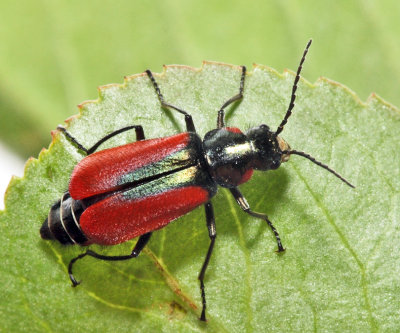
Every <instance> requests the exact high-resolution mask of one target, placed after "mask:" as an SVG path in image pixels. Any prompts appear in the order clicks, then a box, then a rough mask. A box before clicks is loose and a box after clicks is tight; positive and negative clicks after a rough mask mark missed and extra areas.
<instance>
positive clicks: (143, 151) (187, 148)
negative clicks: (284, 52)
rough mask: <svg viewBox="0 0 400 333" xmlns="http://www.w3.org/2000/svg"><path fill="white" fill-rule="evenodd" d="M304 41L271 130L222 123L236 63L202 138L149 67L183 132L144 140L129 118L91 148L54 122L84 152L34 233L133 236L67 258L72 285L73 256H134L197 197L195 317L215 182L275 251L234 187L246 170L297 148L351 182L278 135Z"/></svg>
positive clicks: (67, 237) (107, 239) (84, 239)
mask: <svg viewBox="0 0 400 333" xmlns="http://www.w3.org/2000/svg"><path fill="white" fill-rule="evenodd" d="M310 45H311V40H310V41H309V42H308V43H307V46H306V48H305V50H304V52H303V56H302V58H301V60H300V64H299V67H298V69H297V73H296V76H295V80H294V83H293V87H292V94H291V100H290V103H289V107H288V109H287V111H286V114H285V117H284V118H283V120H282V122H281V124H280V125H279V126H278V128H277V130H276V131H272V130H271V129H270V128H269V127H268V126H267V125H264V124H263V125H260V126H257V127H254V128H251V129H249V130H248V131H247V132H246V133H243V132H242V131H241V130H240V129H238V128H236V127H226V126H225V121H224V113H225V109H226V107H228V106H229V105H231V104H232V103H234V102H236V101H239V100H241V99H242V98H243V92H244V85H245V77H246V67H245V66H242V72H241V79H240V84H239V92H238V93H237V94H236V95H234V96H233V97H231V98H229V99H228V100H227V101H226V102H225V103H224V104H223V105H222V106H221V108H220V109H219V111H218V116H217V128H216V129H214V130H211V131H209V132H208V133H207V134H206V135H205V137H204V139H203V140H201V138H200V137H199V135H198V134H196V130H195V126H194V123H193V119H192V116H191V115H190V114H189V113H187V112H186V111H184V110H183V109H181V108H179V107H177V106H175V105H172V104H169V103H167V102H166V101H165V100H164V96H163V95H162V93H161V90H160V88H159V86H158V84H157V82H156V80H155V78H154V76H153V74H152V72H151V71H150V70H147V71H146V74H147V76H148V77H149V79H150V81H151V83H152V85H153V87H154V90H155V93H156V95H157V97H158V99H159V101H160V103H161V106H162V107H164V108H167V109H171V110H174V111H176V112H178V113H180V114H182V115H183V116H184V118H185V123H186V132H184V133H180V134H176V135H172V136H169V137H162V138H155V139H148V140H145V136H144V131H143V128H142V126H141V125H132V126H127V127H124V128H121V129H119V130H117V131H114V132H112V133H110V134H108V135H106V136H105V137H103V138H102V139H100V140H99V141H98V142H97V143H96V144H95V145H93V146H92V147H91V148H85V147H84V146H83V145H82V144H80V143H79V141H78V140H77V139H75V138H74V137H73V136H72V135H71V134H70V133H69V132H68V131H67V130H66V129H65V128H64V127H62V126H58V127H57V128H58V130H59V131H61V132H62V133H64V135H65V136H66V138H67V139H68V140H69V141H70V142H71V143H72V144H74V145H75V146H76V147H77V148H78V149H79V150H81V151H82V152H83V153H85V154H86V155H87V156H86V157H85V158H83V159H82V160H81V161H80V162H79V163H78V164H77V165H76V167H75V168H74V170H73V172H72V175H71V178H70V182H69V187H68V191H67V192H65V193H64V194H63V195H62V197H61V199H60V200H58V201H57V202H56V203H55V204H54V205H53V206H52V207H51V209H50V212H49V214H48V217H47V218H46V220H45V221H44V223H43V225H42V227H41V229H40V234H41V237H42V238H43V239H47V240H57V241H59V242H60V243H61V244H79V245H83V246H88V245H90V244H100V245H115V244H119V243H122V242H125V241H127V240H130V239H133V238H135V237H139V239H138V241H137V243H136V244H135V246H134V248H133V250H132V252H131V253H130V254H127V255H120V256H106V255H102V254H99V253H97V252H94V251H92V250H90V249H88V250H86V251H85V252H84V253H82V254H80V255H78V256H77V257H75V258H73V259H72V260H71V261H70V263H69V265H68V273H69V277H70V279H71V281H72V285H73V286H74V287H75V286H77V285H78V284H79V283H80V282H78V281H77V280H76V279H75V277H74V275H73V273H72V268H73V264H74V263H75V262H76V261H77V260H79V259H82V258H84V257H85V256H91V257H94V258H97V259H100V260H110V261H117V260H128V259H131V258H136V257H137V256H138V255H139V254H140V252H141V251H142V250H143V248H144V247H145V246H146V244H147V243H148V241H149V239H150V237H151V234H152V232H153V231H155V230H157V229H160V228H162V227H164V226H166V225H167V224H168V223H170V222H171V221H173V220H175V219H177V218H178V217H180V216H182V215H184V214H186V213H188V212H190V211H192V210H193V209H195V208H196V207H198V206H200V205H204V208H205V215H206V223H207V228H208V234H209V238H210V243H209V247H208V251H207V253H206V256H205V259H204V262H203V265H202V267H201V270H200V273H199V275H198V279H199V281H200V293H201V299H202V311H201V315H200V318H199V319H200V320H202V321H206V295H205V287H204V276H205V272H206V269H207V266H208V264H209V261H210V258H211V254H212V252H213V248H214V243H215V239H216V235H217V233H216V225H215V218H214V211H213V206H212V203H211V201H210V200H211V198H212V197H213V196H214V195H215V194H216V192H217V187H218V186H222V187H225V188H228V189H229V191H230V192H231V193H232V195H233V197H234V198H235V200H236V202H237V203H238V205H239V207H240V208H241V209H242V210H243V211H244V212H246V213H247V214H249V215H251V216H253V217H256V218H259V219H261V220H264V221H265V222H266V223H267V224H268V225H269V227H270V228H271V230H272V232H273V234H274V235H275V239H276V242H277V245H278V250H277V252H283V251H284V250H285V249H284V247H283V245H282V242H281V239H280V237H279V233H278V231H277V230H276V229H275V227H274V226H273V224H272V222H271V221H270V220H269V218H268V216H267V215H266V214H263V213H257V212H254V211H252V210H251V209H250V205H249V204H248V203H247V201H246V199H245V197H244V196H243V195H242V193H241V192H240V191H239V189H238V186H239V185H240V184H242V183H244V182H247V181H248V180H250V178H251V176H252V174H253V170H261V171H267V170H271V169H277V168H278V167H279V166H280V165H281V164H282V163H284V162H287V161H288V160H289V157H290V155H300V156H303V157H305V158H307V159H308V160H310V161H311V162H313V163H315V164H317V165H318V166H320V167H322V168H324V169H326V170H328V171H329V172H330V173H332V174H333V175H335V176H336V177H338V178H339V179H341V180H342V181H343V182H345V183H346V184H347V185H349V186H351V187H354V186H353V185H352V184H350V183H349V182H348V181H347V180H346V179H344V178H343V177H342V176H340V175H339V174H338V173H336V172H335V171H334V170H332V169H331V168H329V167H328V166H327V165H325V164H323V163H321V162H319V161H317V160H316V159H315V158H314V157H312V156H310V155H308V154H306V153H304V152H302V151H297V150H293V149H291V148H290V147H289V145H288V144H287V143H286V141H285V140H283V139H282V138H281V137H280V136H279V134H280V133H281V132H282V131H283V128H284V126H285V124H286V123H287V121H288V118H289V117H290V115H291V114H292V110H293V108H294V105H295V104H294V102H295V99H296V90H297V84H298V82H299V79H300V73H301V69H302V66H303V63H304V61H305V58H306V55H307V52H308V50H309V47H310ZM128 130H135V132H136V141H135V142H132V143H128V144H125V145H122V146H118V147H114V148H109V149H104V150H100V151H97V150H98V148H99V147H100V146H101V145H102V144H103V143H104V142H106V141H107V140H109V139H110V138H111V137H114V136H115V135H118V134H120V133H122V132H125V131H128ZM99 171H101V173H100V172H99Z"/></svg>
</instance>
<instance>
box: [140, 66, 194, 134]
mask: <svg viewBox="0 0 400 333" xmlns="http://www.w3.org/2000/svg"><path fill="white" fill-rule="evenodd" d="M146 74H147V76H148V77H149V79H150V80H151V83H153V86H154V89H155V90H156V93H157V96H158V99H159V100H160V103H161V106H162V107H164V108H171V109H174V110H175V111H178V112H179V113H182V114H183V115H184V116H185V123H186V130H187V131H188V132H196V128H195V127H194V123H193V118H192V116H191V115H190V114H189V113H187V112H186V111H184V110H182V109H180V108H178V107H177V106H175V105H172V104H169V103H167V102H165V100H164V96H163V94H162V93H161V90H160V87H159V86H158V83H157V81H156V79H155V78H154V76H153V73H152V72H151V70H150V69H148V70H146Z"/></svg>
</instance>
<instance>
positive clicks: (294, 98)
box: [275, 39, 312, 137]
mask: <svg viewBox="0 0 400 333" xmlns="http://www.w3.org/2000/svg"><path fill="white" fill-rule="evenodd" d="M311 43H312V39H310V40H309V41H308V43H307V46H306V48H305V50H304V52H303V56H302V57H301V60H300V65H299V67H298V68H297V73H296V77H295V79H294V83H293V88H292V97H291V99H290V103H289V107H288V109H287V111H286V115H285V118H283V120H282V122H281V124H280V125H279V127H278V129H277V130H276V132H275V137H277V136H278V135H279V133H281V132H282V131H283V127H284V126H285V125H286V123H287V121H288V119H289V117H290V116H291V114H292V110H293V108H294V101H295V100H296V90H297V83H298V82H299V80H300V72H301V69H302V68H303V63H304V60H306V55H307V52H308V49H309V48H310V45H311Z"/></svg>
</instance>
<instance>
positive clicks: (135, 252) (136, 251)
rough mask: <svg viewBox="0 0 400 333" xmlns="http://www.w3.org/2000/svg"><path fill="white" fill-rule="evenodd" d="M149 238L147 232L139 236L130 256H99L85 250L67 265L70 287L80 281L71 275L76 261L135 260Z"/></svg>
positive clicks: (149, 234) (149, 235)
mask: <svg viewBox="0 0 400 333" xmlns="http://www.w3.org/2000/svg"><path fill="white" fill-rule="evenodd" d="M150 237H151V232H148V233H147V234H144V235H142V236H140V237H139V240H138V241H137V243H136V245H135V247H134V248H133V250H132V252H131V254H128V255H125V256H105V255H102V254H99V253H97V252H94V251H92V250H86V252H84V253H82V254H80V255H79V256H77V257H75V258H73V259H71V261H70V262H69V265H68V274H69V278H70V279H71V282H72V286H73V287H76V286H77V285H78V284H80V283H81V282H80V281H77V280H76V279H75V277H74V274H73V273H72V267H73V265H74V263H75V262H76V261H77V260H79V259H82V258H84V257H86V256H91V257H93V258H96V259H100V260H107V261H119V260H128V259H132V258H136V257H137V256H138V255H139V254H140V252H142V250H143V248H144V247H145V246H146V244H147V243H148V241H149V240H150Z"/></svg>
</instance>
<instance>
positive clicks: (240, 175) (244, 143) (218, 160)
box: [203, 127, 254, 187]
mask: <svg viewBox="0 0 400 333" xmlns="http://www.w3.org/2000/svg"><path fill="white" fill-rule="evenodd" d="M203 148H204V155H205V159H206V161H207V164H208V170H209V172H210V174H211V177H212V178H213V179H214V181H215V182H216V183H217V184H218V185H220V186H223V187H236V186H238V185H239V184H242V183H244V182H246V181H248V180H249V179H250V177H251V175H252V169H253V168H252V160H253V157H254V151H253V147H252V143H251V141H250V140H249V139H248V137H247V136H246V135H245V134H243V133H242V132H241V131H240V130H239V129H238V128H232V127H225V128H221V129H215V130H212V131H210V132H208V133H207V134H206V135H205V137H204V140H203Z"/></svg>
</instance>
